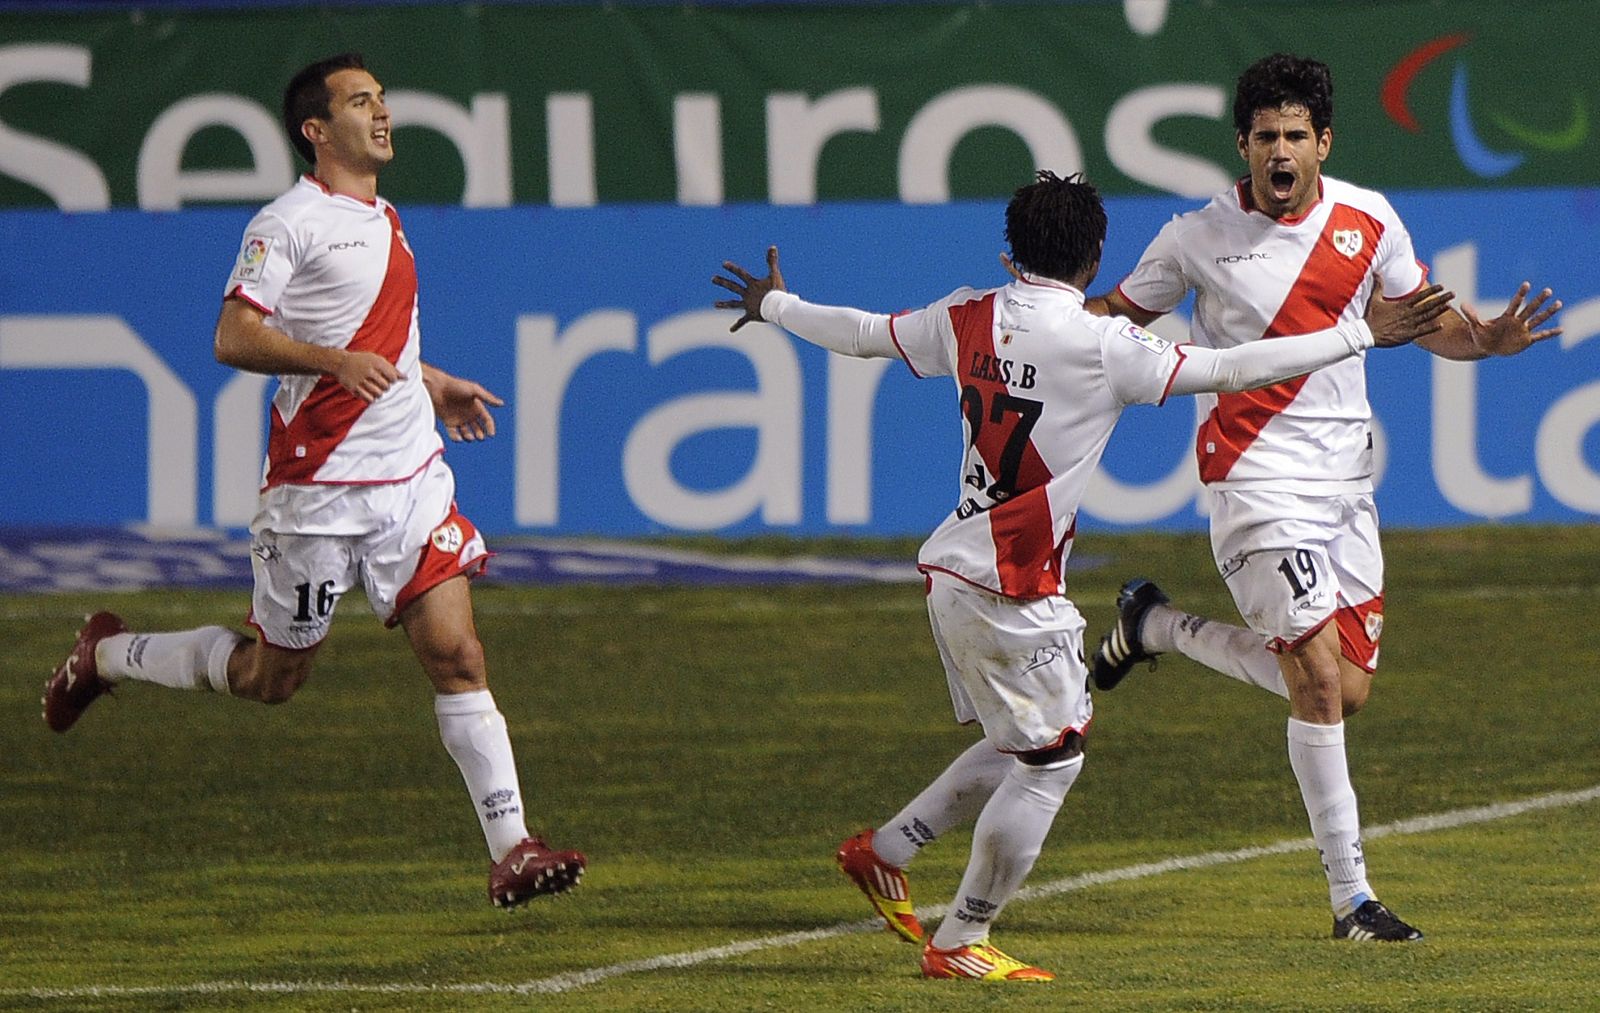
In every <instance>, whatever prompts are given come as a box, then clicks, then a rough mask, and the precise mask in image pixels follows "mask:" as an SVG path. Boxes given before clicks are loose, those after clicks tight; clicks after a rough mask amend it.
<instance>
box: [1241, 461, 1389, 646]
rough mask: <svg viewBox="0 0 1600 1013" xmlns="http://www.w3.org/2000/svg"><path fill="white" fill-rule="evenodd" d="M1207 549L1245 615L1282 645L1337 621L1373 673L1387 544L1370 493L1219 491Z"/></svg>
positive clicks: (1344, 638)
mask: <svg viewBox="0 0 1600 1013" xmlns="http://www.w3.org/2000/svg"><path fill="white" fill-rule="evenodd" d="M1211 496H1212V499H1211V551H1212V555H1213V558H1215V560H1216V563H1217V569H1218V570H1219V571H1220V572H1221V573H1222V579H1223V580H1225V581H1226V582H1227V584H1228V590H1229V591H1230V592H1231V593H1232V594H1233V601H1234V604H1235V605H1237V606H1238V608H1239V614H1240V615H1241V616H1243V617H1244V621H1245V623H1246V624H1248V625H1249V627H1250V628H1251V629H1252V630H1255V631H1256V632H1257V633H1259V634H1261V635H1262V636H1264V637H1266V638H1267V647H1268V648H1269V649H1270V650H1273V651H1276V652H1282V651H1284V650H1287V649H1290V648H1293V647H1296V646H1298V645H1299V644H1300V643H1302V642H1303V641H1304V640H1306V639H1307V638H1309V637H1310V636H1312V635H1314V634H1315V633H1316V632H1317V631H1318V630H1320V629H1321V628H1322V627H1323V626H1324V625H1326V624H1327V623H1328V622H1329V621H1330V620H1334V619H1337V622H1338V627H1339V636H1340V641H1341V649H1342V652H1343V654H1344V656H1345V657H1347V658H1349V659H1350V660H1351V661H1353V662H1355V663H1356V664H1358V665H1360V666H1361V667H1363V668H1365V669H1366V670H1367V671H1369V672H1370V671H1372V670H1373V669H1375V668H1376V667H1377V663H1378V638H1379V636H1380V635H1381V634H1382V632H1383V551H1382V550H1381V549H1380V548H1379V546H1378V510H1377V506H1376V505H1375V504H1374V503H1373V500H1372V494H1371V493H1365V492H1363V493H1344V494H1333V495H1326V496H1313V495H1306V494H1302V493H1289V492H1278V491H1269V490H1263V489H1214V490H1212V493H1211Z"/></svg>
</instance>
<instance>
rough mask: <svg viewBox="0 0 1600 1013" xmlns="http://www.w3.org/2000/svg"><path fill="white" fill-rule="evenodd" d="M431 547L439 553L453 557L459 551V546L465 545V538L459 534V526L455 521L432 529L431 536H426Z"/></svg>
mask: <svg viewBox="0 0 1600 1013" xmlns="http://www.w3.org/2000/svg"><path fill="white" fill-rule="evenodd" d="M428 540H429V541H430V542H432V543H433V547H434V548H436V549H438V550H439V551H440V552H448V553H451V554H452V555H454V554H455V553H457V552H460V551H461V546H462V545H463V544H465V543H466V537H465V536H463V535H462V534H461V525H459V524H457V523H456V522H455V521H450V522H448V523H446V524H441V525H439V526H438V527H436V528H434V529H433V534H432V535H430V536H428Z"/></svg>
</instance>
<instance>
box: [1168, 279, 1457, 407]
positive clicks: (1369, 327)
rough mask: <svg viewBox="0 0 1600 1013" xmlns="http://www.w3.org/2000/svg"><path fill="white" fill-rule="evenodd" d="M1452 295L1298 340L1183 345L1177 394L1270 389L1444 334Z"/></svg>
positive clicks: (1433, 288)
mask: <svg viewBox="0 0 1600 1013" xmlns="http://www.w3.org/2000/svg"><path fill="white" fill-rule="evenodd" d="M1453 297H1454V296H1453V294H1452V293H1450V292H1446V291H1445V290H1444V288H1443V286H1440V285H1430V286H1429V287H1427V288H1425V289H1423V290H1421V291H1420V292H1417V293H1415V294H1414V295H1412V296H1410V297H1409V298H1406V299H1404V300H1401V301H1400V302H1397V303H1389V304H1383V305H1382V306H1374V307H1371V308H1369V311H1368V314H1367V319H1366V320H1358V321H1354V322H1348V323H1342V324H1340V325H1338V326H1337V327H1332V328H1329V329H1328V330H1323V331H1313V332H1312V333H1310V334H1301V335H1297V336H1293V337H1284V338H1273V339H1271V340H1268V341H1250V342H1246V343H1245V344H1243V345H1237V346H1235V347H1233V348H1225V349H1210V348H1197V347H1194V346H1184V348H1183V354H1184V358H1183V362H1182V363H1181V364H1180V365H1179V366H1178V371H1177V372H1176V373H1175V374H1174V375H1173V380H1172V386H1171V388H1170V391H1169V393H1172V394H1201V393H1229V392H1236V391H1241V390H1252V389H1254V388H1256V387H1265V386H1269V385H1271V384H1274V383H1278V382H1280V381H1283V380H1287V379H1289V378H1290V377H1293V376H1300V375H1302V374H1304V373H1309V372H1312V371H1313V370H1317V369H1321V368H1322V367H1324V366H1331V365H1333V364H1334V363H1335V362H1338V361H1340V360H1341V359H1345V358H1348V357H1349V356H1352V355H1355V354H1356V353H1358V352H1360V351H1362V350H1363V349H1367V348H1374V347H1376V348H1394V347H1397V346H1399V345H1404V344H1409V343H1410V342H1412V341H1417V340H1420V339H1421V338H1423V337H1426V336H1428V335H1432V334H1436V333H1438V330H1439V319H1440V317H1442V316H1443V315H1444V314H1445V312H1446V311H1447V310H1448V309H1449V308H1450V300H1451V299H1452V298H1453Z"/></svg>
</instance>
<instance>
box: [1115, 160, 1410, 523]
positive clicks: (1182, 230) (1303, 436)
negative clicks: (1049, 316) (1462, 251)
mask: <svg viewBox="0 0 1600 1013" xmlns="http://www.w3.org/2000/svg"><path fill="white" fill-rule="evenodd" d="M1427 274H1428V272H1427V268H1426V267H1425V266H1424V265H1422V264H1420V263H1419V262H1418V261H1417V256H1416V252H1415V250H1413V248H1412V245H1411V236H1410V235H1409V234H1408V233H1407V232H1406V229H1405V226H1404V225H1403V224H1401V222H1400V218H1399V216H1398V215H1396V214H1395V211H1394V208H1392V207H1390V206H1389V202H1388V201H1387V200H1385V199H1384V198H1383V196H1382V195H1381V194H1379V193H1376V192H1374V191H1372V190H1363V189H1361V188H1359V187H1356V186H1352V185H1350V184H1349V183H1345V182H1341V181H1340V180H1337V179H1330V178H1329V177H1327V176H1324V177H1322V190H1321V199H1320V200H1319V201H1318V202H1317V204H1316V205H1315V206H1313V207H1312V208H1311V210H1310V211H1308V212H1306V213H1305V214H1304V215H1302V216H1300V217H1298V218H1294V219H1281V220H1279V219H1273V218H1271V217H1268V216H1267V215H1265V214H1262V213H1261V212H1259V211H1255V210H1253V209H1252V207H1251V199H1250V189H1249V180H1248V179H1245V180H1242V181H1240V182H1239V183H1238V184H1236V185H1235V187H1234V188H1233V189H1231V190H1228V191H1227V192H1225V193H1222V194H1219V195H1218V196H1217V197H1215V198H1213V199H1212V201H1211V203H1209V204H1207V205H1206V206H1205V207H1203V208H1200V209H1199V210H1196V211H1191V212H1189V213H1188V214H1184V215H1179V216H1178V217H1175V218H1173V220H1172V221H1170V222H1168V223H1167V225H1166V226H1165V227H1164V228H1163V229H1162V230H1161V232H1160V233H1159V234H1158V235H1157V236H1156V238H1155V239H1154V240H1153V241H1152V242H1151V243H1150V246H1149V248H1147V249H1146V250H1145V252H1144V256H1143V257H1142V258H1141V259H1140V261H1139V264H1138V266H1137V267H1135V268H1134V269H1133V272H1132V273H1131V274H1129V275H1128V277H1127V278H1126V279H1125V280H1124V281H1123V282H1122V284H1121V285H1119V286H1118V291H1120V292H1121V293H1122V295H1123V297H1124V298H1125V299H1127V300H1128V301H1129V302H1130V303H1132V304H1133V305H1135V306H1138V307H1140V308H1141V309H1145V310H1149V311H1151V312H1154V313H1166V312H1168V311H1170V310H1172V309H1173V308H1175V307H1176V306H1177V305H1178V304H1179V303H1180V302H1182V301H1183V298H1184V296H1185V294H1186V293H1187V292H1188V291H1189V290H1191V289H1192V290H1194V291H1195V292H1196V293H1197V296H1196V300H1195V312H1194V320H1193V322H1192V326H1191V335H1192V337H1193V340H1194V342H1195V343H1196V344H1198V345H1203V346H1205V347H1208V348H1229V347H1232V346H1234V345H1239V344H1242V343H1244V342H1246V341H1254V340H1256V339H1258V338H1272V337H1280V336H1282V335H1287V334H1304V333H1307V332H1310V331H1316V330H1321V329H1323V328H1326V327H1332V326H1334V325H1335V324H1337V323H1338V322H1339V321H1341V320H1345V321H1350V320H1356V319H1359V318H1360V317H1361V316H1363V315H1364V314H1365V313H1366V308H1367V300H1368V299H1369V298H1370V297H1371V295H1372V289H1373V278H1374V277H1376V278H1379V279H1381V280H1382V282H1383V292H1384V296H1385V297H1386V298H1390V299H1399V298H1403V297H1405V296H1408V295H1411V294H1412V293H1414V292H1416V291H1417V289H1419V288H1421V287H1422V285H1423V284H1424V282H1426V280H1427ZM1200 396H1201V397H1204V398H1206V399H1207V400H1208V402H1209V407H1210V409H1211V411H1210V413H1209V415H1208V416H1207V418H1206V420H1205V422H1204V423H1203V424H1202V425H1201V427H1200V432H1199V434H1198V437H1197V439H1196V445H1195V450H1196V454H1197V456H1198V457H1199V462H1200V478H1201V481H1203V482H1206V483H1209V484H1216V485H1218V486H1220V487H1224V488H1226V487H1240V488H1243V487H1262V488H1265V487H1273V488H1282V489H1298V490H1300V491H1304V492H1329V493H1332V492H1340V491H1343V492H1367V491H1371V489H1372V430H1371V425H1370V422H1371V418H1372V409H1371V407H1370V406H1369V405H1368V403H1367V376H1366V363H1365V357H1364V356H1356V357H1354V358H1350V359H1346V360H1344V361H1342V362H1338V363H1335V364H1334V365H1332V366H1327V367H1324V368H1322V369H1319V370H1317V371H1316V372H1314V373H1311V374H1309V375H1307V376H1303V377H1297V378H1295V379H1293V380H1286V381H1284V382H1283V383H1279V384H1276V385H1274V386H1271V387H1265V388H1262V389H1260V390H1254V391H1245V392H1242V393H1238V394H1204V395H1200Z"/></svg>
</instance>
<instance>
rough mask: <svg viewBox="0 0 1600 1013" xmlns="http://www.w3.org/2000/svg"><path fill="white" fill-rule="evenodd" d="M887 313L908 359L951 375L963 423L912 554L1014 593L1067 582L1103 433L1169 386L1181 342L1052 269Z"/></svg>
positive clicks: (1032, 594) (1057, 590)
mask: <svg viewBox="0 0 1600 1013" xmlns="http://www.w3.org/2000/svg"><path fill="white" fill-rule="evenodd" d="M890 327H891V334H892V336H893V338H894V343H895V347H896V348H898V349H899V351H900V355H901V356H902V357H903V358H904V359H905V361H906V364H907V365H908V366H910V367H911V371H912V372H913V373H915V374H916V375H917V376H919V377H924V376H951V377H954V379H955V382H956V386H957V388H958V390H959V391H960V398H961V400H960V405H961V415H962V419H963V420H964V423H965V427H964V428H965V433H966V443H967V445H966V452H965V453H964V455H963V457H962V463H961V476H960V481H959V483H958V485H957V490H958V493H959V495H958V498H957V504H958V505H957V507H956V509H955V510H954V511H953V512H952V513H951V514H950V515H949V516H948V517H946V518H945V520H944V522H943V523H941V524H940V525H939V526H938V527H937V528H936V529H934V532H933V534H931V535H930V536H928V540H927V542H925V543H924V544H923V547H922V551H921V553H920V554H919V555H918V564H919V566H920V567H921V568H922V569H923V570H924V571H929V570H938V571H942V572H945V573H950V574H953V575H955V576H956V577H959V578H961V579H962V580H965V581H967V582H968V583H970V584H974V585H976V586H978V587H981V588H984V589H985V590H988V591H992V592H994V593H997V594H1002V595H1006V596H1008V597H1013V598H1038V597H1042V596H1045V595H1052V594H1061V593H1063V591H1064V587H1065V585H1064V583H1063V576H1064V574H1063V564H1064V563H1065V561H1066V558H1067V555H1068V553H1069V552H1070V551H1071V542H1072V537H1073V531H1074V527H1075V524H1074V522H1075V520H1076V517H1077V513H1078V503H1079V501H1080V500H1082V498H1083V492H1084V489H1086V488H1087V487H1088V484H1089V478H1090V476H1091V475H1092V474H1093V473H1094V470H1095V465H1096V464H1097V463H1098V462H1099V460H1100V455H1101V453H1102V451H1104V450H1105V446H1106V440H1107V439H1109V438H1110V436H1111V430H1112V429H1113V428H1114V427H1115V426H1116V424H1117V419H1118V418H1119V417H1120V416H1121V414H1122V409H1123V408H1124V407H1125V406H1127V405H1130V404H1160V403H1161V402H1162V401H1163V400H1165V398H1166V396H1167V393H1168V391H1169V390H1170V389H1171V385H1172V380H1173V376H1174V375H1175V374H1176V372H1177V370H1178V366H1179V364H1180V363H1181V362H1182V361H1183V352H1182V351H1181V350H1180V349H1179V348H1178V347H1177V346H1175V345H1174V344H1172V343H1171V342H1169V341H1166V340H1164V339H1162V338H1159V337H1157V336H1156V335H1154V334H1151V333H1150V332H1149V331H1146V330H1144V329H1143V328H1140V327H1137V326H1135V325H1134V324H1133V323H1131V322H1130V321H1128V320H1127V319H1125V318H1122V317H1098V316H1094V315H1092V314H1090V313H1088V312H1086V311H1085V310H1084V308H1083V293H1082V292H1080V291H1078V290H1077V289H1075V288H1072V287H1071V286H1069V285H1065V284H1063V283H1061V282H1056V281H1050V280H1047V279H1033V278H1026V279H1023V280H1020V281H1015V282H1012V283H1011V284H1009V285H1006V286H1005V287H1004V288H998V289H989V290H988V291H979V290H977V289H971V288H962V289H957V290H956V291H955V292H953V293H951V294H950V295H948V296H946V297H945V298H944V299H941V300H940V301H939V302H937V303H934V304H933V305H931V306H928V307H926V308H924V309H920V310H915V311H912V312H909V313H904V314H900V315H897V316H895V317H893V318H891V321H890Z"/></svg>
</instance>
